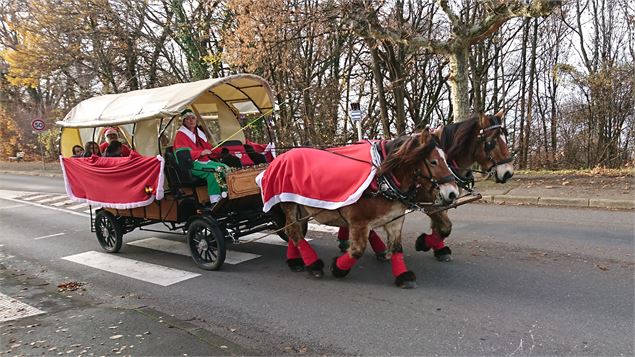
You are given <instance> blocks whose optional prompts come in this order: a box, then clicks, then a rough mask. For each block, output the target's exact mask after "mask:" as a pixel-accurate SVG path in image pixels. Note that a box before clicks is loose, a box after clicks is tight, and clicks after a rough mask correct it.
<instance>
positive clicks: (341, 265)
mask: <svg viewBox="0 0 635 357" xmlns="http://www.w3.org/2000/svg"><path fill="white" fill-rule="evenodd" d="M385 147H386V157H385V160H384V161H383V162H382V163H381V165H380V167H379V170H378V173H377V175H378V176H377V177H378V178H379V179H381V178H382V177H386V176H390V177H393V178H394V181H395V182H399V187H398V188H397V189H398V190H400V192H401V193H404V192H411V193H413V195H412V198H414V196H417V195H418V194H419V193H420V192H427V193H428V195H430V193H431V192H435V193H436V194H437V195H438V200H440V201H442V203H444V204H450V203H452V202H453V201H454V200H455V199H456V198H457V197H458V193H459V191H458V186H457V185H456V183H455V181H454V178H453V177H452V173H451V171H450V169H449V167H448V166H447V163H446V160H445V154H444V153H443V151H442V150H441V149H439V148H438V147H437V140H436V139H435V137H434V136H433V135H432V134H431V133H430V132H429V130H427V129H426V130H424V131H423V132H422V133H421V134H420V135H417V136H404V137H400V138H398V139H395V140H392V141H389V142H387V143H386V145H385ZM291 174H292V173H291ZM379 181H380V182H381V180H379ZM380 186H381V184H380ZM384 188H385V186H384ZM411 203H412V202H408V201H407V200H405V199H403V196H400V194H399V192H398V193H394V192H393V193H392V194H390V193H389V194H386V193H385V190H382V191H381V193H380V192H372V191H371V190H370V189H367V191H366V192H365V194H364V195H362V197H361V198H360V199H359V200H358V201H357V202H355V203H353V204H351V205H348V206H344V207H341V208H339V209H336V210H325V209H320V208H315V207H309V206H304V205H301V204H298V203H294V202H281V203H279V204H278V205H279V206H280V208H281V209H282V212H283V213H284V216H285V219H286V228H285V233H286V235H287V236H288V237H289V244H288V247H287V264H288V265H289V267H290V268H291V270H293V271H300V270H303V268H304V267H306V269H307V270H308V272H309V274H311V275H313V276H314V277H318V278H319V277H322V276H323V275H324V272H323V268H324V263H323V262H322V260H321V259H319V258H318V256H317V254H316V253H315V251H314V250H313V248H312V247H311V246H310V245H309V243H308V242H307V241H306V240H305V239H304V233H303V230H302V227H303V225H304V224H306V221H307V219H308V217H309V216H312V217H313V218H314V219H315V220H316V221H318V222H320V223H322V224H326V225H330V226H337V227H347V228H348V229H349V231H350V240H351V244H350V246H349V248H348V250H347V252H346V253H344V254H343V255H342V256H340V257H338V258H335V259H334V260H333V263H332V265H331V272H332V274H333V275H334V276H335V277H344V276H346V275H347V274H348V272H349V271H350V270H351V268H352V267H353V265H354V264H355V262H356V261H357V259H359V258H360V257H361V256H362V255H363V253H364V250H365V249H366V245H367V240H368V234H369V232H370V230H371V229H373V228H376V227H383V228H384V230H385V231H386V232H387V234H388V246H389V250H390V252H391V253H392V258H391V261H392V273H393V276H394V277H395V284H396V285H397V286H399V287H402V288H414V287H415V286H416V277H415V274H414V273H413V272H412V271H409V270H407V269H406V265H405V263H404V260H403V248H402V245H401V229H402V225H403V222H404V213H405V210H406V209H407V208H409V207H412V206H411Z"/></svg>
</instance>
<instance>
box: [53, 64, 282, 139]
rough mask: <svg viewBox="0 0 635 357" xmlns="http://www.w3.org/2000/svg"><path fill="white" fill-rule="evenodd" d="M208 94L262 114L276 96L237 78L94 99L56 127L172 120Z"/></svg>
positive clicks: (248, 77) (245, 77)
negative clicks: (252, 107)
mask: <svg viewBox="0 0 635 357" xmlns="http://www.w3.org/2000/svg"><path fill="white" fill-rule="evenodd" d="M208 91H209V92H212V93H214V94H215V95H216V96H217V97H218V98H220V99H221V100H222V101H224V102H225V103H227V104H231V103H232V102H236V103H240V102H245V101H248V102H251V103H253V105H254V106H255V107H257V108H258V109H259V110H260V111H261V112H264V111H266V110H271V109H272V107H273V101H274V97H273V92H272V90H271V87H270V86H269V84H268V83H267V81H265V80H264V79H263V78H261V77H259V76H256V75H253V74H237V75H233V76H228V77H224V78H213V79H204V80H200V81H196V82H192V83H179V84H174V85H171V86H167V87H160V88H153V89H142V90H136V91H132V92H127V93H120V94H106V95H102V96H98V97H93V98H90V99H86V100H84V101H82V102H81V103H79V104H77V105H76V106H75V107H74V108H73V109H72V110H71V111H70V112H69V113H68V114H67V115H66V117H65V118H64V119H63V120H61V121H58V122H57V124H59V125H61V126H63V127H73V128H82V127H101V126H115V125H121V124H128V123H135V122H139V121H143V120H149V119H159V118H163V117H171V116H173V115H176V114H179V113H180V112H181V111H182V110H183V109H185V108H186V107H187V106H188V105H189V104H191V103H192V102H194V101H196V99H197V98H198V97H199V96H201V94H204V93H206V92H208Z"/></svg>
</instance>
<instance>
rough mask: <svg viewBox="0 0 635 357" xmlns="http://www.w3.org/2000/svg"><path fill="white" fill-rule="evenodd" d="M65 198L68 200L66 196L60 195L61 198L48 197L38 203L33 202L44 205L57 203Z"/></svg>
mask: <svg viewBox="0 0 635 357" xmlns="http://www.w3.org/2000/svg"><path fill="white" fill-rule="evenodd" d="M65 198H68V196H66V195H62V196H59V195H58V196H54V197H49V198H46V199H43V200H40V201H35V202H37V203H46V202H54V201H59V200H63V199H65Z"/></svg>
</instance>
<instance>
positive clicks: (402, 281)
mask: <svg viewBox="0 0 635 357" xmlns="http://www.w3.org/2000/svg"><path fill="white" fill-rule="evenodd" d="M395 285H397V286H398V287H400V288H402V289H414V288H416V287H417V277H416V276H415V273H414V272H412V271H410V270H408V271H406V272H403V273H401V274H400V275H399V276H398V277H397V278H395Z"/></svg>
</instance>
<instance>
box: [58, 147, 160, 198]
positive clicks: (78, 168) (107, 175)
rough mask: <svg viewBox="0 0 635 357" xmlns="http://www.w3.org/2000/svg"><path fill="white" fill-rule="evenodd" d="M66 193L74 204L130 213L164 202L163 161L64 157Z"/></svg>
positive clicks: (133, 156) (134, 156) (135, 155)
mask: <svg viewBox="0 0 635 357" xmlns="http://www.w3.org/2000/svg"><path fill="white" fill-rule="evenodd" d="M60 163H61V164H62V172H63V174H64V184H65V186H66V193H67V194H68V197H70V199H71V200H73V201H77V202H86V203H90V204H93V205H98V206H102V207H110V208H118V209H128V208H135V207H143V206H147V205H149V204H150V203H152V201H154V200H155V199H156V200H160V199H162V198H163V177H164V176H163V165H164V160H163V157H161V156H160V155H157V156H156V157H147V156H141V155H139V154H138V153H136V152H134V151H132V152H131V153H130V156H127V157H99V156H94V155H93V156H91V157H87V158H64V157H61V156H60Z"/></svg>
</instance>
